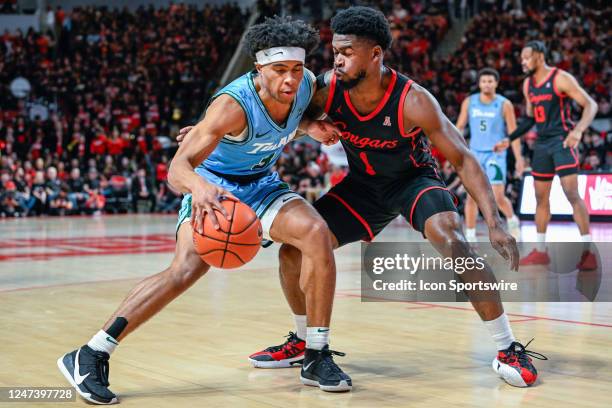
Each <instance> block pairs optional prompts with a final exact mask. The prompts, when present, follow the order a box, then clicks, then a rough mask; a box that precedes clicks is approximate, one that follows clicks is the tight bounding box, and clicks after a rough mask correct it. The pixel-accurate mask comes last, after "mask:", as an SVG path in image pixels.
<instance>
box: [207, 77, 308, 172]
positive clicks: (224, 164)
mask: <svg viewBox="0 0 612 408" xmlns="http://www.w3.org/2000/svg"><path fill="white" fill-rule="evenodd" d="M253 78H254V72H249V73H247V74H245V75H242V76H241V77H239V78H237V79H235V80H234V81H233V82H231V83H230V84H228V85H227V86H225V87H224V88H223V89H221V90H220V91H219V92H217V93H216V94H215V95H214V96H213V99H214V98H216V97H218V96H219V95H222V94H226V95H229V96H231V97H232V98H234V99H235V100H236V101H237V102H238V103H239V104H240V106H242V109H243V110H244V112H245V114H246V117H247V129H245V131H244V132H243V133H242V134H241V135H239V136H231V135H227V136H225V137H224V138H223V139H222V140H221V143H219V144H218V145H217V147H216V148H215V150H214V151H213V152H212V153H211V154H210V156H208V158H207V159H206V160H205V161H204V162H203V163H202V164H200V166H198V168H197V169H196V171H198V169H202V168H208V169H210V170H212V171H214V172H217V173H222V174H229V175H238V176H242V175H250V174H256V173H261V172H265V171H266V170H268V169H270V168H271V167H272V166H273V165H274V163H276V160H277V159H278V157H279V156H280V154H281V152H282V150H283V147H284V146H285V145H286V144H287V143H289V142H290V141H291V139H293V137H294V136H295V132H296V130H297V127H298V125H299V123H300V120H301V118H302V115H303V114H304V112H305V111H306V108H307V107H308V104H309V103H310V99H311V98H312V90H313V84H314V75H313V74H312V73H311V72H310V71H308V70H306V69H304V79H303V80H302V83H301V84H300V87H299V88H298V91H297V94H296V96H295V100H294V101H293V104H292V107H291V111H290V113H289V117H288V118H287V121H286V122H285V124H284V125H283V126H279V125H278V124H276V123H275V122H274V120H273V119H272V118H271V117H270V115H269V114H268V111H267V110H266V107H265V106H264V104H263V102H262V101H261V99H260V98H259V95H258V94H257V90H256V89H255V84H254V83H253Z"/></svg>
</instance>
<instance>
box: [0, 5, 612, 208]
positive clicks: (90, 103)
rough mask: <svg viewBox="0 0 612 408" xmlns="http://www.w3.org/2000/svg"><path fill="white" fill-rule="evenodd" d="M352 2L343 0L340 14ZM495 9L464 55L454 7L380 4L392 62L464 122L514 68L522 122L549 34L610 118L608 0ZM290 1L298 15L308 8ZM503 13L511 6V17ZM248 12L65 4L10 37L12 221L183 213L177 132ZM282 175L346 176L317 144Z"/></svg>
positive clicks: (599, 139)
mask: <svg viewBox="0 0 612 408" xmlns="http://www.w3.org/2000/svg"><path fill="white" fill-rule="evenodd" d="M345 3H346V2H343V1H336V3H335V7H338V8H341V7H344V6H346V5H347V4H345ZM368 3H370V4H372V2H368ZM485 3H487V5H485V6H487V7H480V9H479V14H477V15H476V16H475V17H474V19H473V20H472V22H471V23H470V26H469V27H468V29H467V31H466V33H465V35H464V37H463V39H462V43H461V45H460V47H459V48H458V49H457V50H456V51H455V52H454V53H453V54H451V55H449V56H448V57H445V58H437V57H435V56H434V51H435V50H436V48H437V46H438V45H439V43H440V41H441V39H442V38H443V37H444V35H445V34H446V33H447V31H448V29H449V28H450V24H451V19H450V17H449V9H448V2H446V1H408V0H378V1H375V2H374V3H373V4H374V5H375V6H377V7H379V8H380V9H381V10H383V11H384V12H385V13H386V15H387V16H388V17H389V21H390V22H391V26H392V34H393V39H394V41H393V44H392V47H391V49H390V50H389V51H388V53H387V55H386V56H385V61H386V63H387V64H389V65H390V66H392V67H394V68H395V69H397V70H399V71H400V72H403V73H406V74H407V75H409V76H411V77H412V78H414V79H415V80H416V81H417V82H419V83H420V84H422V85H423V86H425V87H426V88H427V89H429V90H430V91H431V92H432V93H433V94H434V95H435V96H436V98H437V99H438V101H439V102H440V104H441V106H442V107H443V109H444V110H445V113H446V114H447V115H448V116H449V118H450V119H451V120H453V121H454V120H455V119H456V116H457V114H458V109H459V106H460V104H461V102H462V100H463V99H464V98H465V97H466V96H467V95H468V94H469V93H471V92H475V91H476V83H475V82H476V81H475V80H476V73H477V71H478V69H480V68H483V67H485V66H490V67H494V68H496V69H497V70H498V71H499V72H500V73H501V81H500V89H499V91H500V92H501V93H503V94H504V95H505V96H507V97H508V98H510V99H511V100H512V101H513V102H514V103H515V108H516V110H517V116H518V117H519V118H520V117H521V116H523V115H524V107H523V106H524V103H523V101H522V94H521V92H520V90H521V81H522V79H523V78H524V75H523V73H522V71H521V67H520V61H519V58H518V55H519V53H520V50H521V48H522V46H523V44H524V43H525V41H526V40H528V39H535V38H538V39H542V40H544V41H545V42H546V43H547V44H548V45H549V48H550V55H549V61H550V64H551V65H554V66H558V67H560V68H563V69H566V70H568V71H569V72H571V73H573V74H574V75H575V76H576V78H577V79H578V80H579V82H581V83H582V84H583V85H584V87H585V89H586V90H587V92H589V94H590V95H592V96H593V97H594V98H595V100H596V101H597V102H598V104H599V113H598V115H599V116H600V117H609V116H610V114H611V110H612V103H611V102H612V101H611V99H610V98H611V95H610V89H612V80H611V78H612V69H611V68H610V42H609V38H608V37H609V27H608V25H609V23H608V22H609V21H610V17H611V14H612V6H610V5H609V4H608V3H607V2H605V1H604V0H593V1H591V2H576V1H575V0H570V1H563V2H560V1H557V0H541V1H540V2H539V3H541V4H540V5H539V6H538V7H537V8H532V7H530V5H531V4H533V3H530V2H524V4H526V7H525V8H524V9H523V10H518V9H512V7H513V6H512V4H513V2H506V1H504V2H501V1H500V2H498V3H500V5H498V6H494V5H493V3H495V2H493V1H490V2H485ZM488 3H490V4H488ZM587 3H588V4H587ZM287 4H288V5H289V6H290V7H292V8H293V9H294V10H295V11H296V12H299V11H300V10H302V7H303V5H300V2H288V3H287ZM320 4H321V3H320V2H316V1H315V2H308V3H305V5H306V7H307V8H310V11H311V13H313V14H314V15H315V16H317V15H322V14H323V11H322V9H321V7H319V5H320ZM259 5H260V7H261V8H262V10H267V11H268V12H267V14H270V13H271V12H272V11H273V10H276V9H277V7H278V2H275V1H273V0H259ZM501 5H504V6H505V7H506V8H507V10H506V11H504V12H501V11H500V8H499V7H500V6H501ZM489 6H490V7H489ZM450 11H452V10H450ZM247 18H248V16H247V15H246V14H245V13H244V12H243V11H241V9H240V8H238V7H237V6H233V5H225V6H210V5H206V6H204V7H203V8H196V7H193V6H185V5H175V4H173V5H171V6H170V7H168V8H162V9H155V8H153V7H146V8H145V7H140V8H138V9H136V10H135V11H130V10H128V9H122V10H108V9H106V8H92V7H85V8H75V9H73V10H71V11H64V10H62V9H61V8H60V7H58V8H57V9H56V10H54V11H53V10H50V11H49V13H48V14H47V22H48V23H49V25H50V26H51V29H50V30H48V31H45V32H42V33H38V32H34V31H32V30H30V31H28V32H27V33H25V34H24V33H22V32H20V31H17V32H15V33H9V32H5V33H4V34H3V35H2V37H0V86H1V87H2V91H1V92H0V107H1V110H0V153H1V154H2V156H1V157H0V215H9V216H10V215H27V214H74V213H99V212H101V211H107V212H125V211H138V210H139V209H144V210H146V211H165V212H172V211H174V210H175V209H176V208H177V206H178V205H179V203H180V199H181V197H180V196H179V195H177V194H176V193H175V192H173V191H172V190H171V189H169V188H168V185H167V184H166V181H165V180H166V174H167V167H168V160H169V158H171V156H172V154H173V149H174V148H175V146H174V145H173V143H172V136H173V135H174V134H176V132H177V130H178V128H179V127H180V126H181V125H183V124H188V123H189V124H191V123H193V122H194V121H195V120H196V119H197V117H198V116H199V115H200V113H201V111H202V109H203V107H204V106H205V104H206V102H207V100H208V98H209V97H210V95H211V94H212V92H213V91H214V90H215V89H216V87H217V86H218V84H217V83H216V82H215V79H216V78H220V74H221V70H222V69H223V67H224V66H225V65H226V63H227V61H228V60H229V57H230V56H231V52H232V51H233V50H234V49H235V46H236V45H237V43H238V41H239V38H240V36H241V34H242V31H243V30H244V26H245V23H246V20H247ZM315 24H316V26H317V27H318V28H319V30H320V33H321V43H320V45H319V48H318V49H317V51H316V52H315V53H313V54H312V55H311V56H310V57H309V58H308V61H307V65H308V67H309V68H310V69H312V70H313V71H314V72H315V73H320V72H323V71H324V70H326V69H329V68H331V67H332V61H333V52H332V49H331V30H330V28H329V20H324V19H318V20H316V21H315ZM18 76H22V77H24V78H27V80H28V81H29V83H30V85H31V91H30V93H29V96H28V98H25V99H22V98H15V97H14V96H12V93H11V91H10V90H9V84H10V81H12V80H13V79H14V78H15V77H18ZM534 138H535V134H534V133H533V132H530V133H529V134H527V135H526V137H525V138H524V143H523V152H524V155H525V156H526V157H527V159H529V156H530V151H531V146H533V143H534V140H535V139H534ZM609 138H610V136H609V135H607V134H603V135H602V134H599V133H597V132H595V131H592V130H589V131H588V132H586V133H585V135H584V138H583V142H582V143H581V146H580V160H581V167H582V169H583V170H592V171H598V170H605V169H608V168H609V166H610V160H611V159H610V155H609V153H608V151H609V150H610V149H609V146H610V140H609ZM509 166H511V167H512V166H513V159H512V157H511V158H510V160H509ZM440 167H441V170H442V172H441V173H442V174H443V176H444V178H445V180H446V181H447V183H448V184H449V186H450V187H451V188H452V189H453V191H454V192H455V193H456V194H457V195H458V196H460V197H461V196H464V194H465V192H464V191H463V188H462V186H461V183H460V181H459V180H458V178H457V175H456V173H455V172H454V171H453V168H452V166H450V164H449V163H447V162H445V160H444V159H443V158H440ZM276 169H277V170H278V171H279V173H280V175H281V177H282V178H283V180H285V181H286V182H287V183H288V184H290V185H291V187H292V188H294V189H295V190H296V191H298V192H299V193H300V194H302V195H303V196H304V197H306V198H308V199H309V200H311V201H312V200H314V199H316V198H317V197H318V196H319V195H320V194H321V192H322V191H324V190H325V189H326V188H327V187H329V186H330V185H333V184H335V183H337V182H338V181H339V180H341V179H342V177H343V176H344V175H345V174H346V168H343V167H337V166H334V165H333V164H332V163H331V162H330V161H329V160H328V158H327V157H326V156H325V154H322V153H321V151H320V149H319V148H318V147H317V146H316V145H314V144H310V143H294V144H290V145H288V146H287V147H286V149H285V152H284V154H283V155H282V156H281V158H280V160H279V162H278V164H277V166H276ZM508 174H509V187H508V190H507V194H508V195H509V196H511V197H513V196H517V191H518V186H519V184H520V183H519V180H518V179H517V178H516V177H514V176H513V172H512V171H510V172H508Z"/></svg>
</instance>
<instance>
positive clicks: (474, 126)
mask: <svg viewBox="0 0 612 408" xmlns="http://www.w3.org/2000/svg"><path fill="white" fill-rule="evenodd" d="M505 101H506V98H504V97H503V96H501V95H495V98H494V99H493V100H492V101H491V102H490V103H483V102H481V100H480V93H476V94H473V95H471V96H470V105H469V108H468V117H469V120H470V122H469V123H470V149H472V150H474V151H479V152H490V151H493V146H495V144H497V143H498V142H499V141H500V140H502V139H503V138H505V137H506V136H507V135H506V121H505V120H504V102H505Z"/></svg>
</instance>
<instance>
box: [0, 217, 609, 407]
mask: <svg viewBox="0 0 612 408" xmlns="http://www.w3.org/2000/svg"><path fill="white" fill-rule="evenodd" d="M175 220H176V218H175V217H173V216H161V215H157V216H156V215H129V216H104V217H98V218H86V217H75V218H43V219H17V220H6V221H0V244H1V245H0V271H1V272H0V310H1V311H2V313H0V327H2V330H0V344H1V345H2V346H1V347H0V362H1V364H0V386H3V387H8V386H32V387H33V386H45V387H51V386H67V385H68V384H67V383H66V380H65V379H64V378H63V376H62V375H61V374H60V372H59V371H58V369H57V366H56V360H57V358H58V357H59V356H60V355H62V354H63V353H65V352H68V351H70V350H73V349H75V348H76V347H77V346H80V345H82V344H85V343H86V342H87V341H88V340H89V338H90V337H91V335H92V334H94V333H95V332H96V331H97V330H99V328H100V326H101V325H102V324H103V323H104V322H105V320H106V319H107V317H108V316H109V315H110V314H111V313H112V312H113V311H114V309H115V307H116V306H117V305H118V304H119V302H120V301H121V300H122V299H123V297H124V296H125V295H126V294H127V292H128V291H129V289H130V288H131V287H132V286H133V285H134V284H135V283H136V282H137V281H138V280H139V279H141V278H143V277H145V276H148V275H150V274H153V273H156V272H158V271H160V270H162V269H164V268H165V267H166V266H167V264H168V263H169V261H170V259H171V257H172V253H171V252H172V250H173V248H174V224H175ZM574 235H575V237H574ZM549 236H551V237H553V238H554V237H560V236H562V237H564V238H563V239H566V240H571V239H572V238H575V239H576V240H578V238H579V235H578V232H577V230H576V227H575V226H574V225H572V224H570V223H555V224H553V225H551V227H550V229H549ZM530 237H531V240H533V238H535V227H534V226H533V224H531V223H525V224H524V226H523V239H524V240H529V239H530ZM483 238H484V237H483ZM593 238H594V240H595V241H608V242H609V241H612V227H611V226H610V225H606V224H594V225H593ZM419 239H420V236H419V235H418V234H417V233H415V232H414V231H413V230H411V229H410V228H409V227H408V226H406V225H405V224H404V223H401V222H394V223H393V224H392V225H391V226H390V227H388V228H387V230H385V231H384V232H383V234H382V235H381V236H380V237H379V238H378V240H387V241H413V240H419ZM277 251H278V245H275V246H273V247H271V248H269V249H262V250H261V251H260V253H259V254H258V255H257V257H256V258H255V260H254V261H253V262H251V263H249V264H248V265H246V266H244V267H242V268H240V269H238V270H231V271H223V270H212V271H211V272H209V273H208V275H207V276H205V277H204V278H202V279H201V280H200V281H199V282H198V283H196V284H195V285H194V287H193V288H191V289H190V290H189V291H188V292H187V293H185V294H184V295H183V296H182V297H180V298H179V299H178V300H176V301H175V302H174V303H172V304H171V305H170V306H169V307H168V308H167V309H166V310H164V311H162V312H161V313H160V314H159V315H158V316H156V317H154V318H153V319H152V320H151V321H150V322H148V323H146V324H145V325H143V326H142V327H141V328H140V329H139V330H137V331H136V332H134V333H133V334H131V335H130V336H129V337H127V338H126V340H125V341H123V342H122V344H121V346H120V347H118V349H117V351H116V352H115V353H114V354H113V356H112V358H111V364H110V366H111V371H110V382H111V387H110V388H111V390H113V391H114V392H115V393H117V395H118V396H119V398H120V403H121V404H122V406H125V407H173V408H174V407H179V406H180V407H183V406H185V407H194V406H203V407H287V406H295V407H373V406H377V407H398V406H400V407H404V406H405V407H497V406H499V407H524V406H528V407H530V408H531V407H533V408H536V407H566V406H567V407H570V406H571V407H606V406H609V404H610V395H611V394H612V382H611V381H610V378H612V355H611V354H610V344H612V304H611V303H508V304H506V305H505V306H506V311H507V312H508V313H509V316H510V318H511V322H512V323H513V324H512V326H513V330H514V333H515V335H516V336H517V338H518V339H519V340H521V341H522V342H523V343H526V342H527V341H529V340H530V339H531V338H532V337H535V340H534V342H533V343H532V344H531V345H530V347H529V348H531V349H533V350H535V351H538V352H541V353H543V354H545V355H547V356H548V357H549V359H550V360H549V361H538V360H536V361H535V364H536V367H537V368H538V370H539V372H540V379H539V380H538V382H537V384H536V386H534V387H531V388H527V389H519V388H513V387H511V386H509V385H507V384H506V383H504V382H503V381H501V380H500V379H498V378H497V377H496V375H495V374H494V373H493V371H492V370H491V367H490V364H491V361H492V359H493V357H494V354H495V347H494V344H493V342H492V340H491V339H490V337H489V334H488V332H487V331H486V329H485V327H484V325H483V324H482V323H481V322H480V320H479V319H478V316H477V315H476V313H475V312H474V311H473V309H472V307H471V305H470V304H469V303H453V304H449V303H445V304H430V303H367V302H361V299H360V269H359V268H360V247H359V245H358V244H353V245H349V246H347V247H345V248H342V249H340V250H339V251H337V252H336V261H337V266H338V284H337V295H336V301H335V307H334V314H333V320H332V335H331V347H332V348H333V349H336V350H339V351H344V352H346V353H347V356H346V357H344V358H341V357H336V359H337V361H338V363H339V364H340V365H341V367H342V368H343V369H344V370H345V371H346V372H347V373H348V374H349V375H351V376H352V378H353V384H354V388H353V391H352V392H351V393H345V394H331V393H325V392H323V391H320V390H319V389H317V388H311V387H305V386H303V385H302V384H301V383H300V381H299V369H298V368H292V369H278V370H263V369H254V368H252V367H251V366H250V364H249V363H248V361H247V356H248V355H249V354H250V353H252V352H254V351H257V350H259V349H261V348H263V347H265V346H269V345H272V344H280V343H281V342H282V340H283V338H282V336H283V335H285V334H286V333H287V332H288V331H289V330H293V321H292V318H291V315H290V311H289V309H288V306H287V305H286V303H285V301H284V298H283V296H282V293H281V290H280V286H279V282H278V272H277V266H278V262H277V259H276V257H277ZM70 404H72V405H74V406H84V405H86V403H85V402H84V401H83V400H80V399H78V400H77V402H76V403H62V404H57V405H58V406H70ZM51 405H54V404H49V403H46V404H42V403H41V404H39V406H51ZM19 406H27V404H20V405H19ZM30 406H33V405H30Z"/></svg>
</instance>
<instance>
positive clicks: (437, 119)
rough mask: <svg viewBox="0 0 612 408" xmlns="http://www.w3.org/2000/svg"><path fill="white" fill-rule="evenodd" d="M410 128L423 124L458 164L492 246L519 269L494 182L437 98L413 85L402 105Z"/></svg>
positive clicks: (446, 154)
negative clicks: (481, 214) (496, 199)
mask: <svg viewBox="0 0 612 408" xmlns="http://www.w3.org/2000/svg"><path fill="white" fill-rule="evenodd" d="M403 115H404V123H405V127H406V128H407V129H414V128H417V127H420V128H422V129H423V131H424V132H425V134H426V135H427V137H429V139H430V140H431V142H432V143H433V144H434V145H435V146H436V147H437V148H438V149H439V150H440V152H441V153H442V154H443V155H444V157H446V158H447V159H448V160H449V161H450V163H451V164H452V165H453V166H454V167H455V169H456V170H457V173H458V174H459V177H460V178H461V181H462V182H463V185H464V186H465V188H466V190H467V191H468V193H469V194H470V195H471V196H472V197H474V199H475V200H476V202H477V204H478V207H479V208H480V210H481V211H482V213H483V216H484V218H485V221H486V223H487V225H488V226H489V237H490V239H491V244H492V245H493V247H494V248H495V249H496V250H497V251H498V252H499V253H500V254H501V255H502V256H503V257H504V258H505V259H508V260H510V262H511V266H512V268H513V269H518V248H517V247H516V241H515V240H514V238H512V236H511V235H510V234H508V233H507V232H506V231H505V230H504V229H503V227H502V222H501V219H500V217H499V213H498V211H497V206H496V204H495V197H494V195H493V190H492V188H491V184H489V181H488V179H487V177H486V176H485V174H484V172H483V171H482V169H481V168H480V165H479V164H478V161H477V160H476V158H475V157H474V155H473V154H472V153H471V152H470V150H469V149H468V147H467V144H466V143H465V140H464V139H463V136H462V135H461V134H460V133H459V131H458V130H457V128H456V127H455V126H453V124H452V123H451V122H450V121H449V120H448V118H447V117H446V116H445V115H444V113H443V112H442V109H440V105H439V104H438V102H437V101H436V100H435V98H434V97H433V96H432V95H431V94H430V93H429V92H427V90H425V89H424V88H422V87H420V86H418V85H413V86H412V88H411V90H410V92H408V95H407V96H406V99H405V101H404V106H403Z"/></svg>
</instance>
